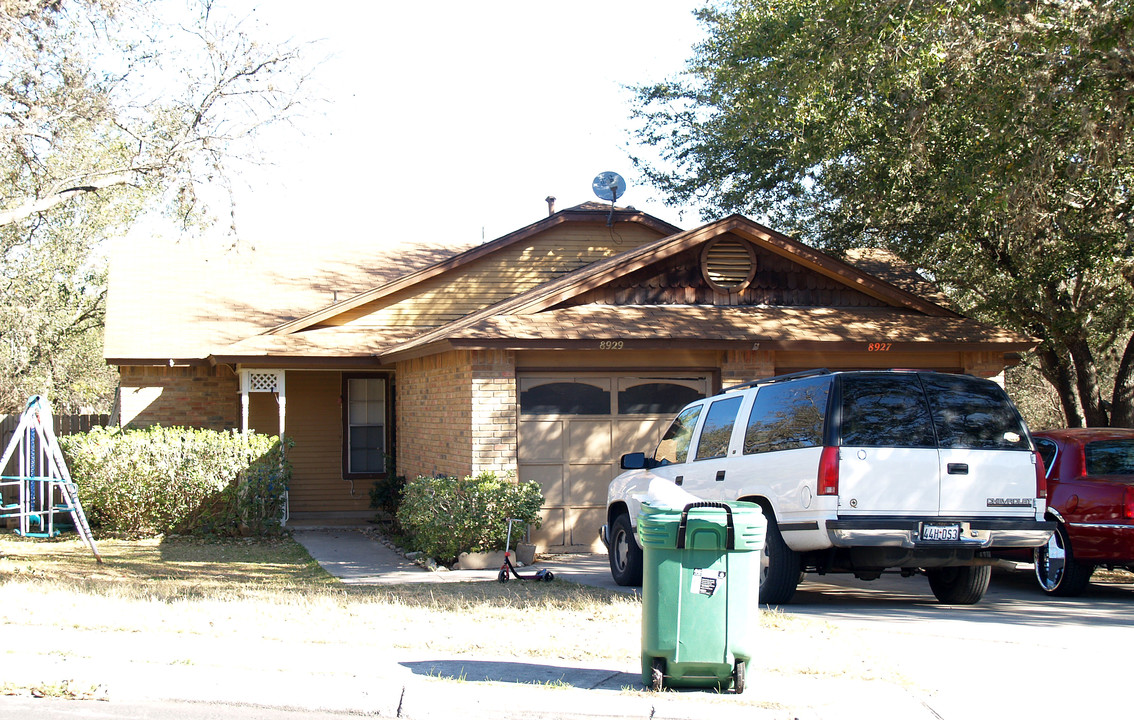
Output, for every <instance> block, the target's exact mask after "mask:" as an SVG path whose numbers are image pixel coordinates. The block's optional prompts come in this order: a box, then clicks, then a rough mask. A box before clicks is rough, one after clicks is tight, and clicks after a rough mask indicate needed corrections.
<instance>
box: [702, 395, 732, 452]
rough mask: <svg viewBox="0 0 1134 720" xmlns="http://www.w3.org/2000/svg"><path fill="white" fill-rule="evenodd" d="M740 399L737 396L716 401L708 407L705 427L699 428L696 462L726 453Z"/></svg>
mask: <svg viewBox="0 0 1134 720" xmlns="http://www.w3.org/2000/svg"><path fill="white" fill-rule="evenodd" d="M742 399H743V397H741V396H740V395H737V396H736V397H730V398H727V399H725V400H717V401H716V402H715V403H713V404H712V405H710V406H709V413H708V414H707V415H706V416H705V426H704V427H703V428H701V438H700V440H698V441H697V456H696V459H697V460H707V459H709V458H718V457H724V456H725V455H726V454H727V453H728V441H729V438H731V437H732V427H733V425H735V424H736V414H737V413H738V412H739V411H740V401H741V400H742Z"/></svg>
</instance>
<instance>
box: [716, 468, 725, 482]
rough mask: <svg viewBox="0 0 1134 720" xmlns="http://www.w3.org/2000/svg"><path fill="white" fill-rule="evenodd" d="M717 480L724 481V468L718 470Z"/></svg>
mask: <svg viewBox="0 0 1134 720" xmlns="http://www.w3.org/2000/svg"><path fill="white" fill-rule="evenodd" d="M717 482H724V470H717Z"/></svg>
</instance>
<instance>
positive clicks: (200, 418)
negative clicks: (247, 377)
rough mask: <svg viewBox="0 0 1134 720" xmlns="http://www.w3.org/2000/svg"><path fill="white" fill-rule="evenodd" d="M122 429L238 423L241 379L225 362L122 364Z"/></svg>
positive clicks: (217, 427) (222, 427) (225, 427)
mask: <svg viewBox="0 0 1134 720" xmlns="http://www.w3.org/2000/svg"><path fill="white" fill-rule="evenodd" d="M120 371H121V381H120V383H121V384H120V392H121V397H120V408H121V411H120V415H121V423H122V425H123V426H124V427H127V426H128V427H134V428H142V427H149V426H151V425H159V424H160V425H165V426H170V425H184V426H188V427H198V428H209V429H213V430H228V429H231V428H239V427H240V381H239V379H238V378H237V376H236V374H235V373H233V371H232V370H231V369H230V368H228V367H226V366H218V367H206V366H190V367H164V366H154V367H150V366H127V365H124V366H122V367H121V368H120Z"/></svg>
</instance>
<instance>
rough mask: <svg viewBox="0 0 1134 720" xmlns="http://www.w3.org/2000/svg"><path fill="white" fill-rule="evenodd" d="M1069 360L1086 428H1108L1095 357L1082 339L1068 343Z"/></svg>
mask: <svg viewBox="0 0 1134 720" xmlns="http://www.w3.org/2000/svg"><path fill="white" fill-rule="evenodd" d="M1069 349H1070V350H1071V360H1072V362H1074V363H1075V378H1076V383H1077V387H1078V390H1079V402H1080V403H1082V405H1083V415H1084V416H1085V418H1086V421H1087V427H1109V426H1110V417H1108V415H1107V412H1106V410H1105V409H1104V408H1103V400H1102V393H1100V392H1099V373H1098V367H1097V366H1096V365H1095V356H1094V353H1092V352H1091V347H1090V345H1089V344H1088V343H1087V341H1086V339H1084V338H1081V337H1079V338H1075V339H1074V340H1073V341H1071V343H1070V348H1069Z"/></svg>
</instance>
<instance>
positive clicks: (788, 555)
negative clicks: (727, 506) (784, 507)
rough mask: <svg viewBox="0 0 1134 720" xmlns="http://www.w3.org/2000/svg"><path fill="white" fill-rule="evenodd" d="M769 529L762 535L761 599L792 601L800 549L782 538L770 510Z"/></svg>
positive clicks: (775, 602)
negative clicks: (794, 548)
mask: <svg viewBox="0 0 1134 720" xmlns="http://www.w3.org/2000/svg"><path fill="white" fill-rule="evenodd" d="M765 515H766V516H767V518H768V532H767V535H766V536H765V537H764V556H763V557H762V558H761V562H760V602H762V603H764V604H765V605H783V604H786V603H788V602H790V601H791V597H792V595H795V588H796V587H797V586H798V585H799V580H800V578H801V577H802V573H801V572H800V569H801V568H800V564H799V553H797V552H796V551H794V550H792V549H791V548H789V547H788V546H787V543H785V542H784V537H783V535H781V534H780V527H779V525H777V524H776V519H775V518H774V517H773V516H772V514H771V513H770V512H765Z"/></svg>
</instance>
